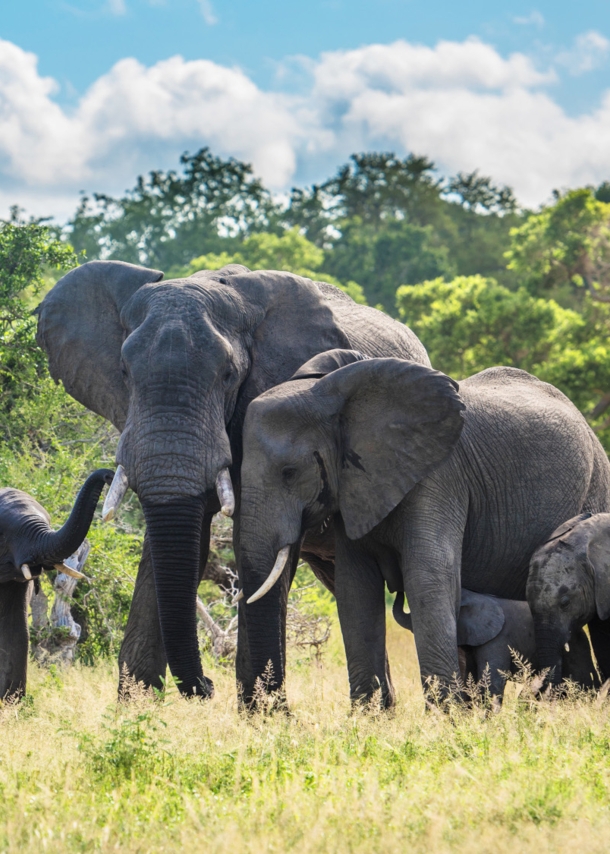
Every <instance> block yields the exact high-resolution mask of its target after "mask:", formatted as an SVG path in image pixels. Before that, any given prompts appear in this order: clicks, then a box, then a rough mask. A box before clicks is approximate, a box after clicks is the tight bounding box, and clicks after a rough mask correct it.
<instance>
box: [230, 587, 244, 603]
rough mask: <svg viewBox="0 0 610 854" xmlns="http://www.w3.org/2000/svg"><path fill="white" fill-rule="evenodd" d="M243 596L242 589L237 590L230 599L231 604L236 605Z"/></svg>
mask: <svg viewBox="0 0 610 854" xmlns="http://www.w3.org/2000/svg"><path fill="white" fill-rule="evenodd" d="M243 598H244V591H243V590H238V591H237V593H236V594H235V596H234V597H233V598H232V599H231V605H237V603H238V602H241V600H242V599H243Z"/></svg>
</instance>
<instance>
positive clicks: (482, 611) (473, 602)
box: [457, 588, 506, 646]
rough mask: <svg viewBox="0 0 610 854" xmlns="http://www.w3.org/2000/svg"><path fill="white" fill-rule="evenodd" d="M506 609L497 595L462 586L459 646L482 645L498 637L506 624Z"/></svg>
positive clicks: (458, 628) (458, 627)
mask: <svg viewBox="0 0 610 854" xmlns="http://www.w3.org/2000/svg"><path fill="white" fill-rule="evenodd" d="M505 619H506V618H505V616H504V611H503V610H502V608H501V607H500V604H499V602H498V600H497V599H496V598H495V596H485V595H484V594H482V593H473V592H472V591H471V590H464V588H462V605H461V607H460V613H459V616H458V623H457V642H458V646H481V645H482V644H484V643H487V642H488V641H490V640H493V639H494V638H495V637H497V636H498V635H499V634H500V632H501V631H502V628H503V626H504V621H505Z"/></svg>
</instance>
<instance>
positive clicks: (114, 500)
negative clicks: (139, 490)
mask: <svg viewBox="0 0 610 854" xmlns="http://www.w3.org/2000/svg"><path fill="white" fill-rule="evenodd" d="M128 486H129V482H128V480H127V472H126V471H125V469H124V468H123V466H121V465H118V466H117V468H116V472H115V473H114V477H113V479H112V483H111V484H110V489H109V490H108V495H107V496H106V500H105V501H104V506H103V507H102V521H104V522H110V520H111V519H114V516H115V514H116V511H117V510H118V508H119V505H120V503H121V501H122V500H123V499H124V498H125V493H126V492H127V488H128Z"/></svg>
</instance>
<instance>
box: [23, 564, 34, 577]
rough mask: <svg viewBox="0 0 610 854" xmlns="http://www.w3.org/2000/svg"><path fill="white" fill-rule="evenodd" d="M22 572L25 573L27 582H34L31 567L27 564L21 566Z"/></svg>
mask: <svg viewBox="0 0 610 854" xmlns="http://www.w3.org/2000/svg"><path fill="white" fill-rule="evenodd" d="M21 572H22V573H23V577H24V578H25V580H26V581H31V580H32V573H31V572H30V567H29V566H28V565H27V563H22V564H21Z"/></svg>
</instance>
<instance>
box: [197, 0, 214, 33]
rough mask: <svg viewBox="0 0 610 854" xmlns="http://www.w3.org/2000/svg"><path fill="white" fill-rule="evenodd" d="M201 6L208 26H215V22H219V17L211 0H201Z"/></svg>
mask: <svg viewBox="0 0 610 854" xmlns="http://www.w3.org/2000/svg"><path fill="white" fill-rule="evenodd" d="M199 6H200V8H201V14H202V15H203V20H204V21H205V22H206V24H207V25H208V27H213V26H214V24H217V23H218V17H217V16H216V13H215V12H214V7H213V6H212V3H211V0H199Z"/></svg>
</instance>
